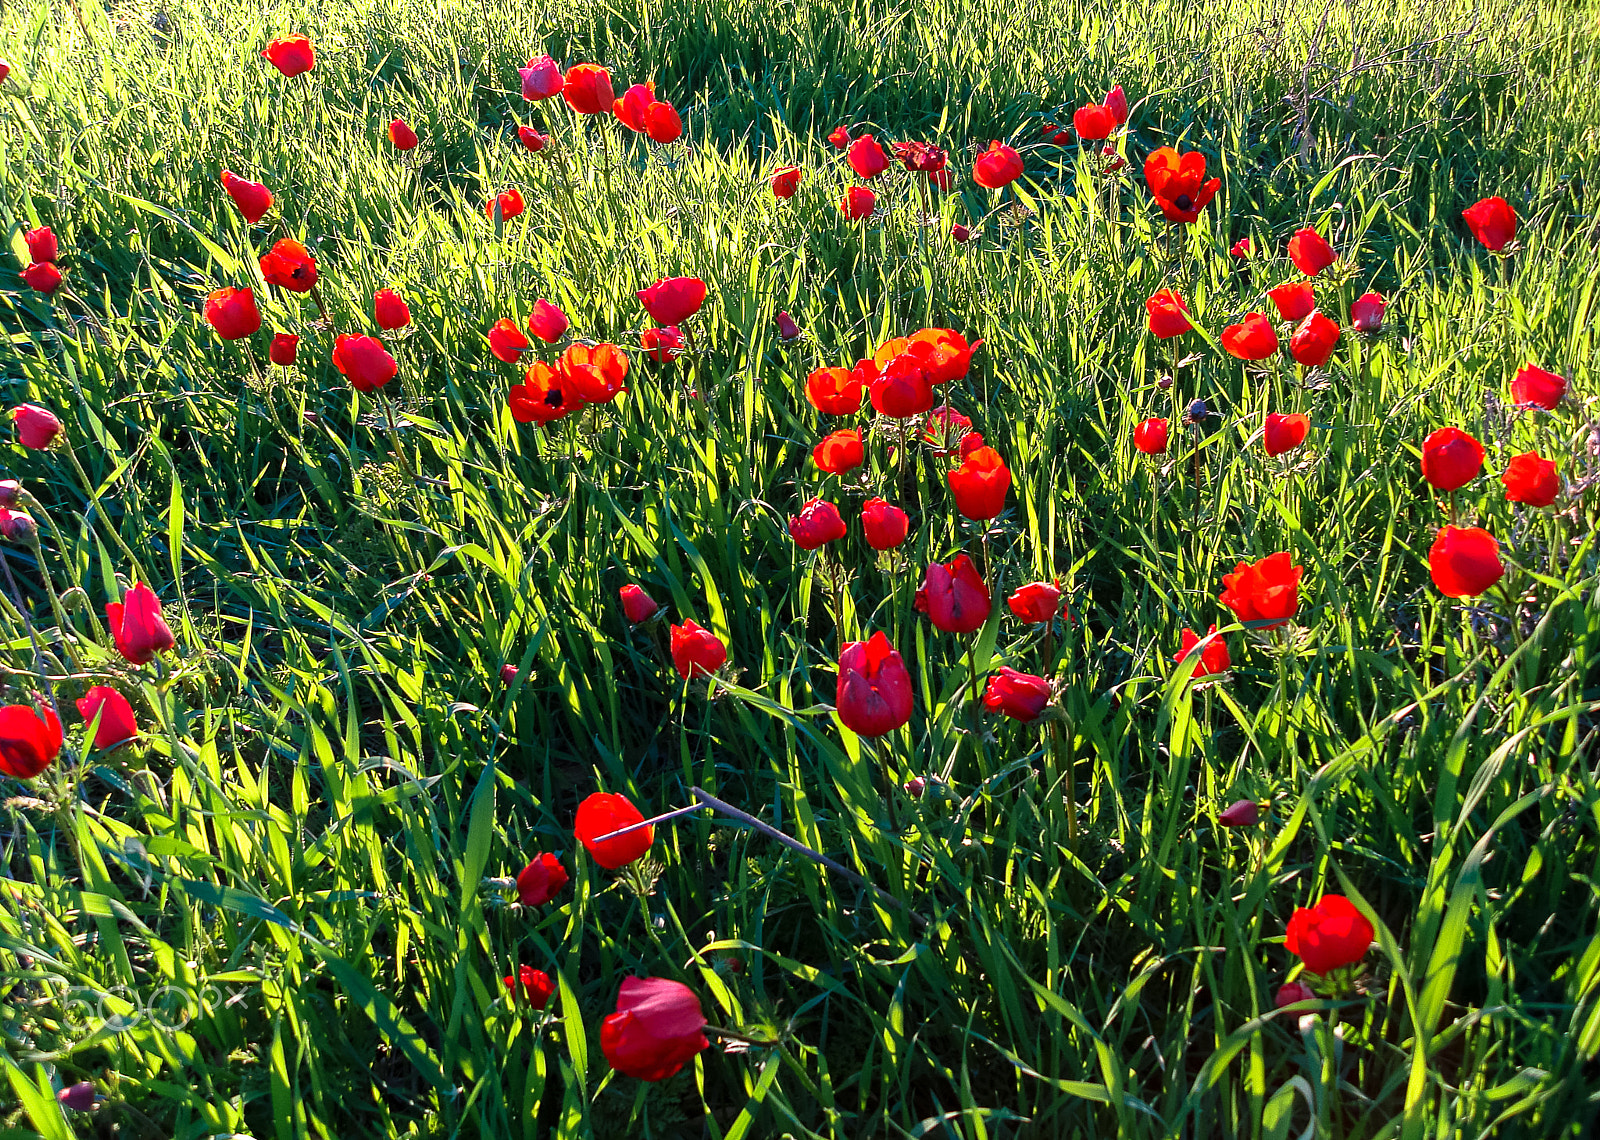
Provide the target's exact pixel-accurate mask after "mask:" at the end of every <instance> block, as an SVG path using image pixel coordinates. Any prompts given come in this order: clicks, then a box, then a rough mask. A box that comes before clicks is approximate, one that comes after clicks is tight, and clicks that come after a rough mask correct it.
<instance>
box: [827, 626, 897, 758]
mask: <svg viewBox="0 0 1600 1140" xmlns="http://www.w3.org/2000/svg"><path fill="white" fill-rule="evenodd" d="M834 704H835V706H836V707H837V708H838V710H839V720H840V721H841V722H842V723H843V724H844V726H845V727H846V728H848V729H849V730H850V731H851V732H853V733H855V734H856V735H857V736H884V735H886V734H888V733H891V732H893V731H894V730H895V729H897V728H899V727H900V726H901V725H903V724H905V723H906V721H908V720H910V719H911V674H910V673H908V672H907V671H906V663H905V662H904V661H902V660H901V659H900V654H899V653H898V652H897V651H896V650H895V647H894V646H892V645H890V644H889V639H888V638H887V637H885V636H884V635H883V632H882V631H881V630H880V631H879V632H877V633H875V634H873V635H872V636H871V637H870V638H868V639H867V640H866V641H851V642H847V643H846V644H845V647H844V649H843V650H842V651H841V652H840V654H839V683H838V688H837V689H836V690H835V695H834Z"/></svg>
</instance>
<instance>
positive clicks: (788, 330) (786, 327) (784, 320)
mask: <svg viewBox="0 0 1600 1140" xmlns="http://www.w3.org/2000/svg"><path fill="white" fill-rule="evenodd" d="M773 320H775V321H777V322H778V339H780V340H781V341H783V343H784V344H788V343H789V342H790V341H791V340H799V339H800V326H799V325H797V324H795V323H794V318H793V317H791V316H790V315H789V314H788V313H785V312H783V311H782V310H781V309H780V310H779V311H778V315H777V316H776V317H774V318H773Z"/></svg>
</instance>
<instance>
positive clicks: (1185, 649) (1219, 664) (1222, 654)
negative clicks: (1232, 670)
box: [1172, 622, 1233, 680]
mask: <svg viewBox="0 0 1600 1140" xmlns="http://www.w3.org/2000/svg"><path fill="white" fill-rule="evenodd" d="M1216 632H1217V623H1216V622H1212V623H1211V628H1210V629H1208V630H1206V636H1205V638H1204V641H1205V644H1204V645H1200V642H1201V640H1202V638H1201V637H1200V635H1199V634H1198V633H1196V632H1195V631H1194V630H1192V629H1189V628H1188V627H1187V626H1186V627H1185V628H1184V631H1183V636H1182V637H1181V638H1180V639H1179V641H1178V652H1176V653H1174V654H1173V655H1172V659H1173V660H1174V661H1176V662H1177V663H1178V664H1180V665H1182V664H1183V662H1184V661H1185V660H1186V659H1187V658H1189V657H1190V656H1194V655H1195V647H1196V646H1199V647H1200V650H1199V654H1198V657H1199V660H1197V661H1196V662H1195V663H1194V672H1193V673H1191V674H1190V676H1191V677H1193V678H1195V679H1196V680H1198V679H1199V678H1201V677H1209V676H1211V675H1212V674H1213V673H1226V672H1227V671H1228V667H1229V666H1231V665H1232V664H1233V659H1232V658H1231V657H1229V656H1228V642H1227V640H1226V639H1225V638H1221V637H1217V636H1216Z"/></svg>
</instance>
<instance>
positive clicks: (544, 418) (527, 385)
mask: <svg viewBox="0 0 1600 1140" xmlns="http://www.w3.org/2000/svg"><path fill="white" fill-rule="evenodd" d="M508 323H509V322H508ZM506 403H507V404H508V405H509V406H510V408H511V418H512V419H514V420H516V421H517V422H518V423H519V424H547V423H551V422H552V421H554V420H559V419H560V418H561V417H562V416H565V415H569V414H570V413H572V412H575V411H577V410H578V409H579V408H582V407H584V406H585V405H586V404H587V403H588V401H587V400H585V399H584V398H583V397H582V396H580V395H579V394H578V391H577V388H576V387H575V386H574V385H573V383H572V380H571V378H570V377H568V376H567V374H566V373H565V372H558V371H557V370H556V369H554V368H551V367H550V366H549V365H548V364H546V363H545V362H544V361H542V360H536V361H534V362H533V364H532V365H531V366H529V368H528V371H527V372H526V373H524V374H523V377H522V383H521V384H513V385H512V386H511V390H510V391H508V392H507V393H506Z"/></svg>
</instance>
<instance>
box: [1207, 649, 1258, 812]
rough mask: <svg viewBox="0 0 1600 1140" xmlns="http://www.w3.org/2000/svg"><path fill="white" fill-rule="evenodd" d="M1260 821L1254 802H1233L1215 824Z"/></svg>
mask: <svg viewBox="0 0 1600 1140" xmlns="http://www.w3.org/2000/svg"><path fill="white" fill-rule="evenodd" d="M1212 628H1213V629H1215V628H1216V627H1215V626H1213V627H1212ZM1260 821H1261V807H1260V805H1259V804H1257V803H1256V802H1255V800H1235V801H1234V802H1233V803H1232V804H1231V805H1229V807H1228V810H1227V811H1225V812H1223V813H1222V814H1221V815H1219V816H1217V822H1218V823H1220V824H1222V826H1223V827H1253V826H1255V825H1256V824H1257V823H1259V822H1260Z"/></svg>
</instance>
